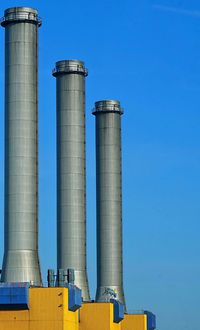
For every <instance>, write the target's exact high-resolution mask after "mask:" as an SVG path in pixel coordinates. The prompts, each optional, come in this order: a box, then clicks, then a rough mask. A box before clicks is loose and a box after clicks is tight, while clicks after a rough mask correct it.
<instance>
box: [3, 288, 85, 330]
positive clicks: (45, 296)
mask: <svg viewBox="0 0 200 330" xmlns="http://www.w3.org/2000/svg"><path fill="white" fill-rule="evenodd" d="M28 295H29V297H28V307H27V308H26V309H25V307H24V309H21V310H17V307H15V309H14V310H6V309H5V307H4V310H2V308H1V304H0V309H1V310H0V330H47V329H48V330H55V329H56V330H78V329H79V317H78V310H76V311H70V310H69V292H68V289H67V288H30V289H29V293H28ZM15 297H16V295H15ZM1 299H2V298H0V301H1ZM16 300H17V299H16ZM18 301H19V297H18Z"/></svg>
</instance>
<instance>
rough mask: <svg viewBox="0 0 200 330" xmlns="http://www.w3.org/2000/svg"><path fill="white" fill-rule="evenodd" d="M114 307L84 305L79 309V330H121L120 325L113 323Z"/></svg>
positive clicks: (107, 305) (107, 304)
mask: <svg viewBox="0 0 200 330" xmlns="http://www.w3.org/2000/svg"><path fill="white" fill-rule="evenodd" d="M113 313H114V305H113V304H111V303H85V304H83V306H82V307H81V309H80V325H79V330H121V323H114V322H113V316H114V315H113Z"/></svg>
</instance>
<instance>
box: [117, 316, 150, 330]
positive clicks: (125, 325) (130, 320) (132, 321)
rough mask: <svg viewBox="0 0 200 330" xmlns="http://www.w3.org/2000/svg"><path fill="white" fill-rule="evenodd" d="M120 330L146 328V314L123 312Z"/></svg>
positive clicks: (142, 329)
mask: <svg viewBox="0 0 200 330" xmlns="http://www.w3.org/2000/svg"><path fill="white" fill-rule="evenodd" d="M121 329H122V330H147V316H146V315H145V314H125V315H124V320H123V321H122V328H121Z"/></svg>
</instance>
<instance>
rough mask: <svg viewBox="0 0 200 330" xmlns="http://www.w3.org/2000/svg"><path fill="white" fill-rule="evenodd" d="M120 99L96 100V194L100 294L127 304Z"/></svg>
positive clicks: (105, 299)
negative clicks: (124, 286) (124, 268)
mask: <svg viewBox="0 0 200 330" xmlns="http://www.w3.org/2000/svg"><path fill="white" fill-rule="evenodd" d="M122 113H123V111H122V109H121V106H120V103H119V102H118V101H113V100H106V101H99V102H96V103H95V109H94V111H93V114H94V115H95V116H96V190H97V193H96V196H97V293H96V300H97V301H99V302H102V301H109V300H110V298H112V297H114V298H116V299H118V300H119V301H120V302H121V303H123V304H124V306H125V300H124V292H123V266H122V184H121V180H122V179H121V115H122Z"/></svg>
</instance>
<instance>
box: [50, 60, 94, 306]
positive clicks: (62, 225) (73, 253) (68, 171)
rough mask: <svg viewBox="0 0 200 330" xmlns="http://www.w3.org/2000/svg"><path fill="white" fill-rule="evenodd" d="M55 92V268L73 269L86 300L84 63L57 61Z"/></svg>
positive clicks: (85, 72)
mask: <svg viewBox="0 0 200 330" xmlns="http://www.w3.org/2000/svg"><path fill="white" fill-rule="evenodd" d="M53 76H55V77H56V89H57V267H58V269H64V270H67V269H69V268H70V269H74V274H75V284H76V285H77V286H78V287H79V288H81V289H82V295H83V300H84V301H88V300H89V299H90V296H89V288H88V279H87V271H86V178H85V77H86V76H87V70H86V69H85V67H84V63H83V62H81V61H77V60H68V61H59V62H57V63H56V67H55V69H54V71H53Z"/></svg>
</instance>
